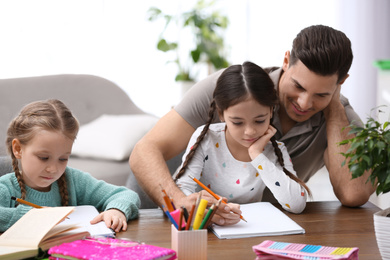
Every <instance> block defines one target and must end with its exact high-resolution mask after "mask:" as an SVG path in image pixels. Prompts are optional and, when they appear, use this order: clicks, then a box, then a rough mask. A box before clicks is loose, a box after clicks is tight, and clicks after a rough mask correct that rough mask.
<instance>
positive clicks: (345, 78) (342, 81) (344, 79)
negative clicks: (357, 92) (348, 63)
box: [338, 74, 349, 85]
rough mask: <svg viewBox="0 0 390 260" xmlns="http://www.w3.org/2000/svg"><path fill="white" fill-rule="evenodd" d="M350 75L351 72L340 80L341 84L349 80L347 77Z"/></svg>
mask: <svg viewBox="0 0 390 260" xmlns="http://www.w3.org/2000/svg"><path fill="white" fill-rule="evenodd" d="M348 77H349V74H347V75H346V76H345V77H344V78H343V79H342V80H340V81H339V83H338V84H339V85H343V84H344V82H345V81H346V80H347V78H348Z"/></svg>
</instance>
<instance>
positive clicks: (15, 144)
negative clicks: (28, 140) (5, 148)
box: [12, 138, 22, 159]
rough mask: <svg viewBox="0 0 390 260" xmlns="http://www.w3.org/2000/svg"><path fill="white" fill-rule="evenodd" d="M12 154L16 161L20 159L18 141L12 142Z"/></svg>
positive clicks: (20, 151) (20, 152) (20, 149)
mask: <svg viewBox="0 0 390 260" xmlns="http://www.w3.org/2000/svg"><path fill="white" fill-rule="evenodd" d="M12 152H13V154H14V155H15V158H16V159H20V158H22V146H21V144H20V142H19V140H18V139H16V138H15V139H14V140H12Z"/></svg>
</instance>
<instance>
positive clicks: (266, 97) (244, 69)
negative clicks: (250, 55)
mask: <svg viewBox="0 0 390 260" xmlns="http://www.w3.org/2000/svg"><path fill="white" fill-rule="evenodd" d="M248 98H253V99H254V100H256V101H257V102H258V103H259V104H261V105H263V106H268V107H270V108H274V107H275V106H276V105H277V104H278V96H277V92H276V90H275V87H274V84H273V82H272V80H271V78H270V77H269V75H268V73H267V72H265V71H264V70H263V69H262V68H261V67H259V66H257V65H256V64H254V63H252V62H249V61H247V62H244V64H242V65H232V66H230V67H228V68H227V69H226V70H225V71H224V72H223V73H222V74H221V76H219V78H218V81H217V85H216V87H215V90H214V94H213V100H212V101H211V104H210V110H209V119H208V121H207V123H206V124H205V126H204V128H203V130H202V132H201V134H200V135H199V136H198V138H197V140H196V142H195V144H194V145H193V146H192V148H191V150H190V152H189V153H188V154H187V157H186V159H185V161H184V163H183V166H182V168H181V169H180V170H179V172H178V173H177V175H176V177H175V182H176V181H177V180H178V179H179V178H180V177H181V176H183V174H184V173H185V171H186V168H187V166H188V164H189V163H190V161H191V159H192V157H193V156H194V154H195V151H196V149H197V148H198V146H199V144H200V143H201V142H202V140H203V138H204V136H205V135H206V133H207V131H208V130H209V127H210V125H211V123H212V122H213V117H214V114H215V110H216V109H217V110H218V111H219V112H220V114H222V113H223V111H225V110H226V109H228V108H229V107H231V106H234V105H236V104H238V103H240V102H242V101H245V100H247V99H248ZM271 122H272V119H271ZM271 142H272V146H273V147H274V150H275V154H276V155H277V157H278V161H279V163H280V165H281V166H282V167H283V171H284V172H285V173H286V174H287V175H288V176H289V177H290V178H291V179H293V180H295V181H296V182H298V183H299V184H300V185H302V186H303V187H304V188H305V189H306V190H307V192H308V194H309V195H310V194H311V193H310V190H309V188H308V187H307V186H306V185H305V183H304V182H303V181H302V180H300V179H299V178H298V177H296V176H295V175H294V174H292V173H291V172H289V171H288V170H287V169H286V168H285V167H284V160H283V155H282V152H281V151H280V149H279V146H278V144H277V142H276V140H275V137H274V136H273V137H272V138H271Z"/></svg>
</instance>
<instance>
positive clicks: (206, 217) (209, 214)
mask: <svg viewBox="0 0 390 260" xmlns="http://www.w3.org/2000/svg"><path fill="white" fill-rule="evenodd" d="M214 210H215V204H213V205H211V207H210V209H209V211H207V214H206V216H205V217H204V218H203V221H202V223H201V224H200V226H199V229H203V228H204V227H205V225H206V223H207V222H208V220H209V218H210V216H211V214H212V213H213V212H214Z"/></svg>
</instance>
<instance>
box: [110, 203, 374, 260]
mask: <svg viewBox="0 0 390 260" xmlns="http://www.w3.org/2000/svg"><path fill="white" fill-rule="evenodd" d="M275 206H277V207H278V208H279V209H280V206H279V205H275ZM379 210H380V209H379V208H378V207H376V206H375V205H373V204H372V203H370V202H368V203H366V204H365V205H363V206H362V207H359V208H348V207H344V206H341V204H340V202H338V201H330V202H328V201H327V202H308V203H307V206H306V209H305V210H304V212H303V213H301V214H299V215H295V214H291V213H288V212H286V211H284V210H283V212H285V213H286V214H287V215H288V216H289V217H290V218H291V219H293V220H294V221H295V222H297V223H298V224H299V225H300V226H302V227H303V228H304V229H305V230H306V233H305V234H299V235H284V236H268V237H254V238H240V239H222V240H220V239H218V238H217V237H216V236H215V235H214V234H213V233H211V232H209V234H208V247H207V254H208V259H210V260H213V259H255V258H256V255H255V253H254V252H253V250H252V246H254V245H257V244H260V243H261V242H262V241H264V240H275V241H280V242H291V243H305V244H314V245H324V246H337V247H358V248H359V259H362V260H364V259H369V260H375V259H381V256H380V253H379V249H378V246H377V243H376V239H375V232H374V225H373V214H374V213H375V212H377V211H379ZM170 232H171V229H170V222H169V220H168V218H167V217H165V215H164V214H163V212H162V211H161V210H160V209H142V210H140V217H139V219H137V220H133V221H130V222H129V226H128V230H127V231H126V232H121V233H119V234H118V235H117V237H118V238H129V239H132V240H136V241H141V242H145V243H147V244H152V245H156V246H162V247H168V248H170V247H171V233H170Z"/></svg>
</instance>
